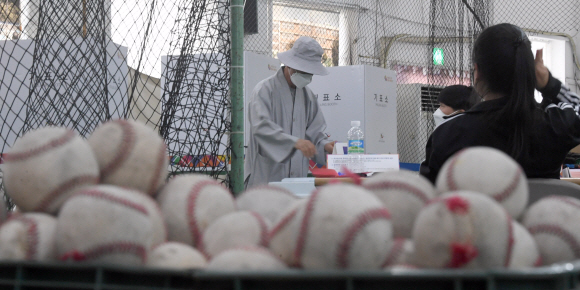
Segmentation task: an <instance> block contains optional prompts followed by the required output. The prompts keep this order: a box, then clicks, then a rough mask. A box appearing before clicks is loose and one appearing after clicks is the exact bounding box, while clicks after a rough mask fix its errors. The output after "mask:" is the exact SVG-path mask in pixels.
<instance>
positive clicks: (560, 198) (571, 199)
mask: <svg viewBox="0 0 580 290" xmlns="http://www.w3.org/2000/svg"><path fill="white" fill-rule="evenodd" d="M546 199H548V200H549V199H554V200H558V201H561V202H563V203H566V204H569V205H571V206H573V207H576V208H578V209H580V200H578V199H577V198H574V197H570V196H562V195H549V196H546V197H544V198H542V200H546Z"/></svg>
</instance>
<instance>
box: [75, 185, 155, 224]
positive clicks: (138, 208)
mask: <svg viewBox="0 0 580 290" xmlns="http://www.w3.org/2000/svg"><path fill="white" fill-rule="evenodd" d="M76 195H85V196H90V197H95V198H100V199H105V200H108V201H111V202H113V203H118V204H120V205H123V206H126V207H128V208H130V209H133V210H135V211H137V212H140V213H142V214H143V215H145V216H147V217H149V212H148V211H147V209H146V208H145V207H144V206H142V205H140V204H138V203H135V202H133V201H130V200H127V199H124V198H121V197H116V196H113V195H111V194H109V193H107V192H104V191H99V190H98V189H87V190H81V191H79V192H78V193H77V194H76Z"/></svg>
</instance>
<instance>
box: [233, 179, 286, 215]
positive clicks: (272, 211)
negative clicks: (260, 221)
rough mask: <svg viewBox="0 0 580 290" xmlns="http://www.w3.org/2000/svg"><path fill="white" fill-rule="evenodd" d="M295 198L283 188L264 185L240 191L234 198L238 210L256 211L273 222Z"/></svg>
mask: <svg viewBox="0 0 580 290" xmlns="http://www.w3.org/2000/svg"><path fill="white" fill-rule="evenodd" d="M295 200H297V197H296V196H294V195H293V194H292V193H291V192H290V191H288V190H286V189H284V188H281V187H276V186H271V185H264V186H257V187H253V188H251V189H248V190H246V191H244V192H242V193H241V194H240V195H239V196H238V197H237V198H236V206H237V208H238V210H247V211H253V212H257V213H259V214H260V215H262V216H263V217H264V218H265V219H267V220H268V221H269V222H270V223H273V222H275V221H276V220H277V219H278V216H279V215H280V213H281V212H282V211H284V210H285V209H286V208H287V207H288V206H289V205H290V204H291V203H292V202H294V201H295Z"/></svg>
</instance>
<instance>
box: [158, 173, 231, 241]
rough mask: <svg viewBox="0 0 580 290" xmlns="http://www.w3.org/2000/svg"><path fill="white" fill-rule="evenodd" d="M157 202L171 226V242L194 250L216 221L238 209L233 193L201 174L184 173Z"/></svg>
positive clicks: (169, 237)
mask: <svg viewBox="0 0 580 290" xmlns="http://www.w3.org/2000/svg"><path fill="white" fill-rule="evenodd" d="M157 201H158V202H159V207H160V208H161V212H162V214H163V218H164V219H165V223H166V225H167V233H168V240H169V241H175V242H182V243H185V244H188V245H191V246H194V247H196V246H197V244H198V243H199V240H200V237H201V234H202V233H203V231H205V229H206V228H207V227H208V226H209V225H210V224H211V223H212V222H214V221H215V220H217V219H218V218H219V217H221V216H223V215H226V214H228V213H231V212H233V211H234V210H235V202H234V198H233V196H232V194H231V193H230V192H229V190H228V189H226V188H225V187H223V186H222V185H221V184H220V183H219V182H217V181H216V180H214V179H212V178H211V177H208V176H205V175H200V174H184V175H179V176H176V177H175V178H173V179H171V180H170V181H169V182H168V183H167V185H165V186H164V187H163V189H162V190H161V192H160V193H159V195H158V196H157Z"/></svg>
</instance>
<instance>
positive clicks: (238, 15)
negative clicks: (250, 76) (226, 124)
mask: <svg viewBox="0 0 580 290" xmlns="http://www.w3.org/2000/svg"><path fill="white" fill-rule="evenodd" d="M230 1H231V5H230V8H231V9H230V14H231V17H232V18H231V22H230V30H231V37H232V44H231V45H232V51H231V58H232V59H231V64H232V66H231V70H230V73H231V81H230V97H231V101H232V103H231V104H232V110H231V112H232V116H231V120H232V127H231V128H232V132H231V135H230V138H231V146H232V157H231V158H232V170H231V172H230V181H231V185H232V190H233V192H234V195H237V194H239V193H240V192H242V191H243V190H244V0H230Z"/></svg>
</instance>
